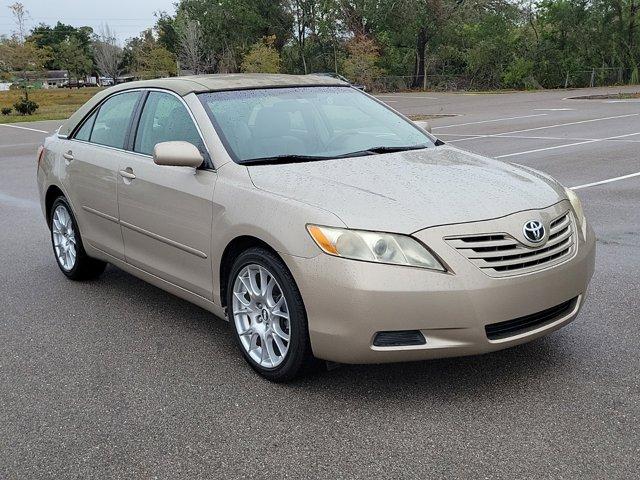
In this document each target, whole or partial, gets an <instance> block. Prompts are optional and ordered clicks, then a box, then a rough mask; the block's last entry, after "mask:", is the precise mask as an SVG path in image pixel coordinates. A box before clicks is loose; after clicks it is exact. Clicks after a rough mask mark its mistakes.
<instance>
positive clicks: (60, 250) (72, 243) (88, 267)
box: [49, 197, 106, 280]
mask: <svg viewBox="0 0 640 480" xmlns="http://www.w3.org/2000/svg"><path fill="white" fill-rule="evenodd" d="M49 228H50V229H51V243H52V244H53V253H54V255H55V257H56V261H57V262H58V266H59V267H60V270H62V273H64V274H65V275H66V276H67V277H69V278H70V279H72V280H87V279H91V278H96V277H98V276H99V275H100V274H101V273H102V272H103V271H104V269H105V267H106V263H104V262H102V261H100V260H96V259H94V258H90V257H89V256H87V253H86V252H85V251H84V247H83V246H82V238H81V237H80V231H79V230H78V224H77V222H76V219H75V217H74V216H73V212H72V211H71V207H70V206H69V202H67V200H66V199H65V198H64V197H58V198H57V199H56V200H55V201H54V202H53V206H52V207H51V214H50V218H49Z"/></svg>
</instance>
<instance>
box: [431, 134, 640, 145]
mask: <svg viewBox="0 0 640 480" xmlns="http://www.w3.org/2000/svg"><path fill="white" fill-rule="evenodd" d="M484 136H487V137H492V138H518V139H522V140H564V141H567V142H568V141H582V140H594V141H595V140H598V141H601V142H622V143H625V142H626V143H640V140H627V139H623V138H581V137H537V136H533V135H504V134H502V135H500V136H499V137H498V136H496V135H491V134H486V135H484ZM438 137H477V135H471V134H468V133H467V134H464V133H439V134H438ZM447 141H448V142H454V141H457V140H447Z"/></svg>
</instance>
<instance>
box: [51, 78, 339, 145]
mask: <svg viewBox="0 0 640 480" xmlns="http://www.w3.org/2000/svg"><path fill="white" fill-rule="evenodd" d="M346 85H348V83H345V82H343V81H342V80H339V79H337V78H333V77H328V76H323V75H285V74H269V73H228V74H213V75H188V76H183V77H169V78H160V79H156V80H142V81H136V82H127V83H121V84H119V85H115V86H113V87H110V88H107V89H105V90H102V91H101V92H99V93H97V94H96V95H94V96H93V97H92V98H91V99H90V100H89V101H88V102H87V103H85V104H84V105H83V106H82V107H80V108H79V109H78V110H77V111H76V112H75V113H74V114H73V115H72V116H71V117H70V118H69V119H68V120H67V121H66V122H65V123H64V124H63V125H62V127H60V130H59V131H58V134H59V135H60V136H67V135H69V134H70V133H71V132H72V131H73V130H74V128H75V127H76V126H77V125H78V124H79V123H80V122H81V121H82V120H83V119H84V117H85V116H86V115H87V114H88V113H89V112H90V111H91V110H93V108H94V107H95V106H96V105H98V104H99V103H100V102H102V100H104V99H105V98H106V97H108V96H109V95H112V94H114V93H116V92H123V91H126V90H134V89H139V88H159V89H163V90H169V91H171V92H173V93H175V94H177V95H180V96H181V97H184V96H185V95H189V94H190V93H203V92H216V91H225V90H246V89H254V88H282V87H307V86H346Z"/></svg>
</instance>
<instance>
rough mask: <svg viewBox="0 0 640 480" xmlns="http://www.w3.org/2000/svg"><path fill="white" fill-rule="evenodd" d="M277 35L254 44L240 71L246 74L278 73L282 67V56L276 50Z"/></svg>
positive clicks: (243, 60)
mask: <svg viewBox="0 0 640 480" xmlns="http://www.w3.org/2000/svg"><path fill="white" fill-rule="evenodd" d="M275 41H276V37H275V35H272V36H270V37H265V38H263V39H262V41H260V42H257V43H254V44H253V45H252V46H251V48H250V49H249V52H247V54H246V55H245V56H244V58H243V59H242V65H241V66H240V69H241V70H242V71H243V72H245V73H278V72H280V68H281V65H282V60H281V58H280V54H279V53H278V51H277V50H276V49H275V47H274V44H275Z"/></svg>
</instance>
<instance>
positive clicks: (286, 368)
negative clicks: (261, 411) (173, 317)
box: [227, 248, 310, 381]
mask: <svg viewBox="0 0 640 480" xmlns="http://www.w3.org/2000/svg"><path fill="white" fill-rule="evenodd" d="M250 264H256V265H260V266H262V267H264V268H266V269H267V270H269V272H270V273H271V274H272V275H273V276H274V277H275V279H276V281H277V282H278V284H279V285H280V288H281V290H282V291H283V293H284V296H285V298H286V300H287V308H288V310H289V322H290V330H291V334H290V335H291V336H290V339H291V340H290V343H289V349H288V350H287V355H286V357H285V360H284V362H282V363H281V364H280V365H278V366H277V367H275V368H265V367H262V366H260V365H258V364H257V363H256V362H255V361H254V360H253V359H252V358H251V357H250V356H249V354H248V353H247V351H246V350H245V349H244V346H243V345H242V342H241V340H240V335H239V334H238V331H237V328H236V324H235V320H234V318H233V286H234V283H235V280H236V277H237V276H238V273H240V271H241V270H242V269H243V268H244V267H246V266H247V265H250ZM227 312H228V318H229V322H230V323H231V325H232V328H233V332H234V337H235V340H236V344H237V345H238V348H239V349H240V351H241V352H242V355H243V356H244V357H245V359H246V360H247V361H248V363H249V365H251V367H252V368H253V369H254V370H256V371H257V372H258V373H260V374H261V375H263V376H265V377H267V378H269V379H270V380H276V381H277V380H288V379H291V378H293V377H294V376H296V374H297V373H298V372H299V371H300V370H301V369H302V368H303V367H304V364H305V363H306V361H307V360H308V357H310V348H309V333H308V327H307V316H306V311H305V308H304V304H303V302H302V296H301V295H300V291H299V290H298V287H297V285H296V284H295V281H294V279H293V276H292V275H291V273H290V272H289V270H288V269H287V267H286V266H285V264H284V262H282V260H280V259H279V258H278V257H277V256H276V255H274V254H273V253H271V252H270V251H268V250H266V249H262V248H251V249H249V250H246V251H245V252H243V253H241V254H240V255H239V256H238V257H237V259H236V260H235V262H234V264H233V267H232V268H231V274H230V275H229V281H228V285H227Z"/></svg>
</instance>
